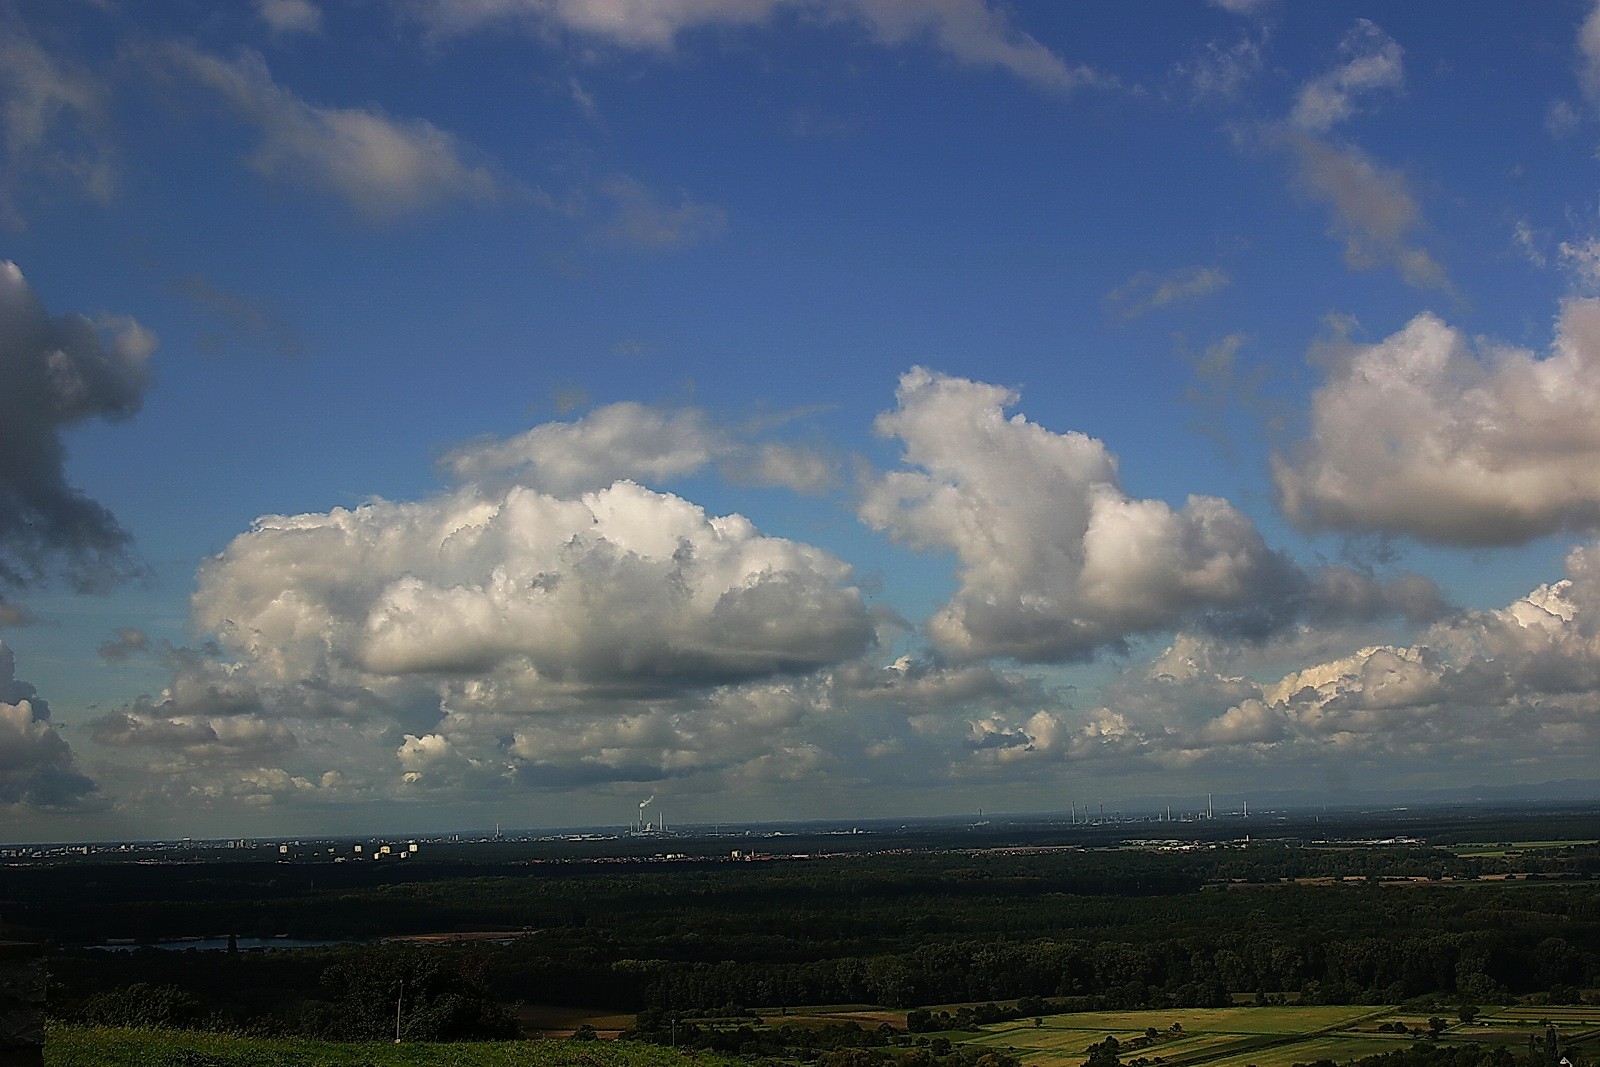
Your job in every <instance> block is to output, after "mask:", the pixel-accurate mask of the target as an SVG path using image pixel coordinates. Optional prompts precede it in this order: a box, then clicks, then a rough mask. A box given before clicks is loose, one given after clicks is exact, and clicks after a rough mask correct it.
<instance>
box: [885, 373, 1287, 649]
mask: <svg viewBox="0 0 1600 1067" xmlns="http://www.w3.org/2000/svg"><path fill="white" fill-rule="evenodd" d="M896 397H897V399H898V401H899V406H898V407H897V408H896V409H895V410H893V411H890V412H887V413H885V414H883V415H880V416H879V418H878V424H877V428H878V431H879V432H880V433H882V434H883V435H884V436H887V437H893V438H895V439H897V440H899V441H900V442H901V443H902V445H903V446H904V449H905V463H906V465H907V468H908V469H903V470H897V471H893V472H890V473H888V474H886V475H884V476H882V477H880V478H878V479H876V480H875V481H874V482H873V483H872V484H871V485H870V486H869V487H868V488H867V490H866V493H865V496H864V499H863V500H862V503H861V506H860V515H861V518H862V520H863V521H864V522H866V523H867V524H868V525H869V526H871V527H872V528H874V529H876V530H881V531H883V532H885V533H887V534H889V535H890V536H891V537H893V538H895V539H896V540H899V541H902V542H905V543H907V544H910V545H913V546H915V547H918V548H925V549H942V550H948V551H951V552H953V553H954V554H955V556H956V559H957V561H958V567H957V576H958V578H959V580H960V588H959V589H958V590H957V592H956V594H955V596H954V597H953V598H952V599H951V600H950V601H949V602H948V603H947V604H945V605H944V607H942V608H941V609H940V610H939V611H938V613H937V614H936V615H935V616H934V617H933V619H931V620H930V621H929V623H928V633H929V636H930V637H931V638H932V639H933V641H934V643H935V644H936V645H937V646H938V647H939V648H940V649H941V650H942V651H943V652H945V653H946V654H948V655H952V656H957V657H961V658H973V657H983V656H1014V657H1016V658H1017V659H1020V660H1025V661H1035V662H1044V661H1055V660H1070V659H1075V658H1082V657H1085V656H1088V655H1091V654H1093V653H1094V652H1095V651H1096V650H1097V649H1099V648H1102V647H1105V646H1115V645H1118V644H1119V643H1120V642H1122V641H1123V640H1124V639H1126V638H1127V637H1129V636H1131V635H1134V634H1138V633H1143V632H1148V631H1152V630H1161V629H1166V628H1169V627H1173V626H1176V625H1179V624H1180V623H1181V622H1182V621H1184V620H1186V619H1193V618H1197V617H1204V618H1207V619H1208V620H1209V621H1210V622H1211V623H1212V624H1214V625H1216V626H1219V627H1222V628H1234V629H1239V630H1245V631H1248V630H1252V629H1257V630H1259V629H1262V628H1269V627H1270V626H1272V625H1274V622H1275V619H1276V617H1277V616H1278V615H1280V614H1281V613H1283V612H1285V611H1288V610H1292V609H1291V608H1290V607H1289V605H1290V604H1291V603H1292V602H1294V601H1295V600H1296V599H1297V598H1298V597H1299V596H1301V595H1302V594H1303V591H1304V586H1305V578H1304V575H1303V574H1301V572H1300V571H1299V570H1298V568H1296V567H1295V566H1294V565H1293V564H1292V563H1290V562H1289V561H1288V560H1287V559H1286V558H1285V557H1283V556H1282V555H1281V554H1279V553H1276V552H1274V551H1272V550H1271V549H1269V548H1268V547H1267V546H1266V544H1265V543H1264V542H1263V541H1262V539H1261V536H1260V534H1259V533H1257V531H1256V529H1255V527H1254V526H1253V525H1252V524H1251V523H1250V520H1249V519H1247V518H1246V517H1245V516H1244V515H1242V514H1241V513H1240V512H1239V511H1237V510H1236V509H1235V508H1234V507H1233V506H1232V505H1231V504H1229V503H1228V502H1227V501H1225V500H1221V499H1218V498H1216V497H1205V496H1193V497H1190V498H1189V500H1188V502H1187V503H1186V504H1185V505H1184V506H1183V507H1182V508H1173V507H1172V506H1170V505H1168V504H1166V503H1165V502H1163V501H1160V500H1140V499H1137V498H1134V497H1130V496H1129V495H1128V494H1127V493H1125V492H1124V491H1123V490H1122V488H1121V486H1120V483H1119V480H1118V476H1117V468H1116V460H1115V457H1113V456H1112V454H1111V453H1110V451H1109V450H1107V448H1106V446H1105V445H1104V444H1103V443H1102V442H1100V441H1098V440H1095V439H1094V438H1091V437H1088V436H1086V435H1084V434H1081V433H1075V432H1068V433H1055V432H1053V431H1050V430H1047V429H1045V428H1044V427H1043V426H1040V425H1038V424H1036V423H1032V422H1029V421H1028V420H1027V419H1025V418H1024V417H1023V416H1021V415H1014V416H1009V417H1008V416H1007V415H1006V413H1005V409H1006V408H1008V407H1010V406H1011V405H1013V404H1015V403H1016V402H1017V400H1018V397H1017V395H1016V394H1015V393H1013V392H1011V391H1009V390H1007V389H1004V388H1002V387H999V386H994V385H986V384H983V383H980V382H973V381H968V380H965V379H960V378H952V377H948V376H944V375H939V374H935V373H932V372H930V371H927V370H923V369H921V368H918V369H915V370H912V371H910V372H908V373H907V374H906V375H904V376H903V377H902V378H901V380H900V386H899V389H898V390H897V392H896Z"/></svg>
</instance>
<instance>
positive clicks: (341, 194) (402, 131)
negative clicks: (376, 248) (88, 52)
mask: <svg viewBox="0 0 1600 1067" xmlns="http://www.w3.org/2000/svg"><path fill="white" fill-rule="evenodd" d="M144 54H145V58H146V59H147V60H148V61H149V62H150V63H151V64H152V65H154V66H155V67H157V68H158V69H160V70H162V71H164V72H168V73H172V74H176V75H177V76H179V77H182V78H184V79H186V80H188V81H191V82H193V83H194V84H196V85H198V86H200V87H201V88H203V89H206V90H209V91H210V92H212V93H214V94H215V95H216V96H217V97H218V98H219V99H221V100H222V101H223V102H224V103H225V104H227V106H228V107H229V108H231V109H232V110H233V112H234V113H235V114H236V115H238V116H239V117H240V118H241V119H243V120H244V121H246V122H248V123H250V124H251V125H252V126H254V127H255V128H256V131H257V132H258V133H259V134H260V141H259V143H258V145H257V147H256V150H255V152H254V153H253V154H252V155H251V157H250V164H251V166H253V167H254V168H255V169H256V171H257V172H258V173H260V174H261V175H262V176H263V177H264V178H267V179H269V180H271V181H277V182H284V183H287V184H292V185H301V186H305V187H307V188H312V189H317V190H320V191H323V192H328V193H332V194H333V195H335V196H337V197H338V198H340V199H341V200H343V201H344V202H345V203H346V204H348V205H350V206H351V207H352V208H354V209H355V210H356V211H357V212H359V213H360V214H361V215H363V216H365V217H367V218H369V219H374V220H381V219H392V218H396V217H399V216H403V215H409V214H414V213H416V212H420V211H424V210H427V209H429V208H433V207H437V206H439V205H441V204H446V203H451V202H459V201H468V202H480V203H481V202H485V201H491V200H494V199H496V198H498V197H499V196H500V195H501V194H502V192H503V188H502V183H501V180H500V179H499V178H497V177H496V176H495V175H494V173H493V172H492V171H491V169H490V168H489V167H488V166H486V165H483V164H474V163H469V162H467V161H466V159H465V157H464V150H463V148H462V146H461V145H460V144H459V143H458V142H457V141H456V139H455V138H454V137H453V136H451V135H450V134H449V133H447V132H445V131H444V130H441V129H439V128H438V127H437V126H435V125H433V124H432V123H430V122H428V121H426V120H424V119H396V118H391V117H389V116H387V115H384V114H382V113H381V112H378V111H375V110H370V109H365V108H340V107H319V106H316V105H313V104H308V103H306V102H305V101H304V100H301V99H300V98H299V97H297V96H296V95H294V94H293V93H292V92H290V91H289V90H287V89H285V88H283V87H282V86H280V85H278V84H277V83H276V82H275V81H274V80H273V78H272V74H271V72H270V71H269V70H268V69H267V64H266V61H265V60H263V59H262V58H261V56H259V55H258V54H256V53H254V52H249V51H246V52H243V53H241V54H240V56H239V58H237V59H235V60H232V61H229V60H225V59H221V58H219V57H217V56H214V55H211V54H209V53H207V52H203V51H201V50H199V49H197V48H194V47H192V46H190V45H187V44H180V43H176V42H167V43H165V44H161V45H155V46H150V47H149V48H147V49H146V50H145V53H144Z"/></svg>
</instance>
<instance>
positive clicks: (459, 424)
mask: <svg viewBox="0 0 1600 1067" xmlns="http://www.w3.org/2000/svg"><path fill="white" fill-rule="evenodd" d="M1151 15H1152V11H1151V10H1149V9H1141V8H1139V7H1138V6H1132V7H1130V6H1128V5H1064V4H1056V3H1044V2H1039V0H1023V2H1017V3H1006V4H999V3H995V2H990V0H943V2H940V3H937V4H934V3H929V4H905V3H902V2H899V0H703V2H697V3H692V4H691V3H679V2H665V0H662V2H647V0H621V2H617V0H606V2H601V0H491V2H487V3H478V4H472V5H460V4H454V3H449V2H446V0H384V2H379V3H366V2H361V3H358V2H355V0H253V2H249V3H243V2H241V3H238V4H233V5H225V6H223V7H221V8H220V9H219V7H218V6H217V5H214V4H208V3H202V2H200V0H173V2H170V3H163V4H160V5H103V4H91V3H54V4H41V3H33V2H29V0H0V237H3V244H0V807H3V809H4V816H5V821H6V826H7V830H6V831H5V832H4V833H0V840H8V841H24V840H75V839H83V840H87V839H109V840H121V839H130V840H131V839H146V838H167V837H180V836H194V837H228V836H232V837H238V836H252V837H253V836H268V835H273V834H280V835H292V834H305V835H313V834H340V833H367V832H392V831H400V832H406V831H411V832H418V833H421V832H427V831H432V830H440V829H444V828H447V827H453V826H467V825H493V824H495V823H496V822H499V821H503V822H505V824H506V825H517V826H528V827H560V826H580V825H603V824H610V823H613V822H614V823H617V824H619V825H621V824H624V823H626V821H627V819H626V816H627V812H628V811H629V810H630V809H632V808H633V807H634V806H635V805H638V811H639V816H638V818H639V819H640V820H643V819H644V818H645V805H644V804H640V801H642V800H644V798H645V797H647V796H653V797H654V801H653V803H652V804H651V806H650V813H651V815H652V817H653V816H654V815H655V814H657V813H659V812H661V811H663V810H664V811H665V812H666V813H667V816H668V825H671V824H673V823H682V824H712V823H715V822H717V821H718V820H722V819H737V820H740V821H744V822H757V821H772V820H787V819H834V818H837V819H852V818H870V817H875V816H886V817H896V816H905V815H910V814H912V813H916V812H926V813H930V814H939V815H949V814H952V813H956V812H961V811H976V810H978V809H980V808H981V809H984V810H987V811H990V812H1004V811H1051V810H1057V811H1066V810H1068V808H1069V805H1074V804H1077V805H1083V804H1093V803H1099V802H1100V800H1101V799H1102V798H1103V799H1105V800H1106V801H1107V802H1109V801H1110V800H1111V799H1113V798H1116V799H1119V800H1120V799H1125V798H1138V797H1170V796H1178V795H1183V794H1188V795H1193V796H1201V797H1203V796H1205V795H1206V794H1208V793H1214V794H1216V795H1217V796H1218V797H1221V796H1224V795H1229V796H1249V797H1250V798H1251V799H1252V801H1254V800H1255V799H1256V798H1257V797H1258V796H1260V797H1266V796H1268V795H1271V794H1275V793H1279V794H1281V793H1304V794H1306V795H1311V794H1317V795H1330V796H1339V795H1400V794H1407V795H1432V794H1431V793H1430V791H1437V790H1461V789H1465V788H1467V787H1477V786H1482V787H1486V788H1489V789H1515V788H1520V787H1528V786H1535V785H1538V784H1539V783H1561V782H1563V781H1564V780H1581V781H1589V780H1590V779H1591V776H1592V774H1593V772H1592V770H1591V768H1592V767H1593V765H1594V761H1595V757H1596V756H1597V755H1600V548H1597V547H1596V536H1597V533H1600V193H1597V189H1600V181H1597V179H1600V162H1597V145H1600V6H1597V5H1596V4H1595V3H1593V2H1577V0H1558V2H1555V3H1550V4H1543V5H1537V6H1534V7H1528V6H1525V5H1513V4H1509V3H1508V4H1498V5H1495V4H1490V5H1480V6H1478V7H1475V8H1474V11H1473V15H1472V17H1471V18H1470V19H1468V18H1462V17H1460V13H1459V11H1458V10H1457V8H1456V7H1455V6H1454V5H1447V4H1444V3H1439V2H1423V3H1406V4H1389V5H1379V6H1378V7H1376V8H1374V7H1372V6H1370V5H1367V6H1360V7H1358V6H1355V5H1350V4H1345V3H1338V2H1335V3H1328V4H1319V5H1314V6H1313V5H1295V4H1290V3H1287V2H1284V0H1211V2H1206V0H1192V2H1185V3H1172V4H1163V5H1161V6H1160V7H1159V9H1158V11H1157V12H1156V15H1157V17H1156V18H1154V19H1152V17H1151ZM1561 788H1562V789H1565V788H1567V787H1566V786H1562V787H1561ZM1574 788H1575V787H1574ZM1562 795H1566V794H1565V793H1562ZM1263 803H1265V801H1263ZM1253 809H1254V804H1252V810H1253Z"/></svg>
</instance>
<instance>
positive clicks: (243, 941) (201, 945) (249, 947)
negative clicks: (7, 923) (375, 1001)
mask: <svg viewBox="0 0 1600 1067" xmlns="http://www.w3.org/2000/svg"><path fill="white" fill-rule="evenodd" d="M356 943H357V942H354V941H307V940H304V939H302V938H297V937H241V938H239V939H238V941H237V944H238V946H239V951H240V952H271V951H273V950H275V949H290V948H325V947H327V946H328V945H353V944H356ZM89 947H90V948H92V949H95V950H96V951H99V952H137V951H138V950H139V949H142V948H158V949H161V950H162V951H163V952H188V951H190V950H193V951H195V952H226V951H228V939H227V938H225V937H196V938H189V939H185V940H182V941H151V942H148V943H146V944H142V945H120V944H119V945H90V946H89Z"/></svg>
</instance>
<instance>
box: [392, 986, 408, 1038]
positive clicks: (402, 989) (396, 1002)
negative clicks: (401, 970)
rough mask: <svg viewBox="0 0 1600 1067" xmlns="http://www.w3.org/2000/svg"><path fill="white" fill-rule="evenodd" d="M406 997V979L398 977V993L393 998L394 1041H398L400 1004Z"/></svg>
mask: <svg viewBox="0 0 1600 1067" xmlns="http://www.w3.org/2000/svg"><path fill="white" fill-rule="evenodd" d="M405 999H406V980H405V979H404V978H402V979H400V993H399V994H398V995H397V996H396V997H395V998H394V1043H395V1044H397V1045H398V1044H399V1043H400V1004H401V1002H403V1001H404V1000H405Z"/></svg>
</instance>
